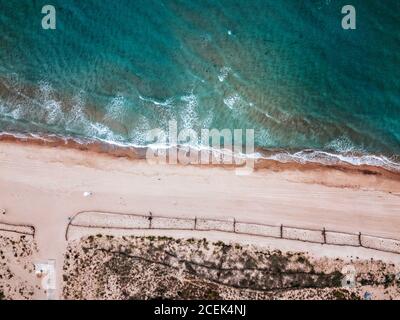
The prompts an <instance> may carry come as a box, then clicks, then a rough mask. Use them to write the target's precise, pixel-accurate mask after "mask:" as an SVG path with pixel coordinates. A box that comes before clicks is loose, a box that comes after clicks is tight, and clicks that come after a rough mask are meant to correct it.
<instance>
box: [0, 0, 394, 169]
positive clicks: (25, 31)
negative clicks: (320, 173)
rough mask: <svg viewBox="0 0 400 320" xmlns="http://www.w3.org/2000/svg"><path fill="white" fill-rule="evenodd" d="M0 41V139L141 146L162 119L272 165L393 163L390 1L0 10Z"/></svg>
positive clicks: (230, 0) (130, 3) (185, 0)
mask: <svg viewBox="0 0 400 320" xmlns="http://www.w3.org/2000/svg"><path fill="white" fill-rule="evenodd" d="M350 2H351V4H352V5H353V6H354V7H355V8H356V10H357V29H356V30H343V29H342V27H341V20H342V17H343V14H342V13H341V9H342V7H343V6H344V5H346V4H349V3H350ZM46 4H52V5H54V6H55V7H56V10H57V29H56V30H44V29H42V27H41V19H42V17H43V16H44V15H43V14H42V13H41V9H42V7H43V6H44V5H46ZM0 36H1V40H0V132H2V133H12V134H35V135H57V136H61V137H72V138H75V139H79V140H80V141H85V140H99V141H103V142H106V143H111V144H118V145H127V146H144V145H146V144H147V143H149V142H148V141H146V132H147V131H148V130H150V129H154V128H162V129H167V128H168V122H169V121H171V120H174V121H176V122H177V123H178V128H179V129H182V128H192V129H194V130H196V132H200V130H201V129H202V128H210V129H212V128H216V129H225V128H227V129H254V130H255V144H256V147H258V148H264V149H266V150H276V151H277V152H276V154H275V155H273V156H272V157H275V158H276V159H281V160H282V161H284V160H285V157H286V156H288V155H290V157H293V158H297V159H303V158H304V159H309V160H313V159H317V160H318V161H321V160H323V159H325V158H331V157H334V158H336V159H338V158H339V159H345V160H346V161H350V162H354V163H370V164H378V165H384V166H391V165H393V166H394V167H396V163H398V162H399V156H400V1H399V0H385V1H378V0H351V1H348V0H346V1H342V0H303V1H301V0H219V1H217V0H118V1H106V0H51V1H50V0H44V1H42V0H36V1H35V0H0ZM278 151H279V152H278ZM399 168H400V167H399Z"/></svg>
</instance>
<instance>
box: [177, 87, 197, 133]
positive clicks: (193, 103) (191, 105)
mask: <svg viewBox="0 0 400 320" xmlns="http://www.w3.org/2000/svg"><path fill="white" fill-rule="evenodd" d="M181 100H182V101H184V102H185V107H184V111H183V112H181V113H180V116H181V120H182V126H183V128H186V129H193V128H194V127H195V125H196V124H197V123H198V119H199V116H198V114H197V110H196V109H197V106H198V101H197V97H196V95H195V94H193V93H191V94H189V95H186V96H182V97H181Z"/></svg>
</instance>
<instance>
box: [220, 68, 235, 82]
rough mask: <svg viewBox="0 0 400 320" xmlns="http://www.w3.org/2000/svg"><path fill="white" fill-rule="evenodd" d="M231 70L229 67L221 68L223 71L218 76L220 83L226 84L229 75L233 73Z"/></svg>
mask: <svg viewBox="0 0 400 320" xmlns="http://www.w3.org/2000/svg"><path fill="white" fill-rule="evenodd" d="M231 70H232V69H231V68H229V67H223V68H221V70H220V71H219V75H218V80H219V81H220V82H224V81H225V79H226V77H227V76H228V75H229V73H230V72H231Z"/></svg>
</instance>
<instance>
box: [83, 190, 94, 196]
mask: <svg viewBox="0 0 400 320" xmlns="http://www.w3.org/2000/svg"><path fill="white" fill-rule="evenodd" d="M91 195H93V193H92V192H90V191H85V192H84V193H83V196H84V197H90V196H91Z"/></svg>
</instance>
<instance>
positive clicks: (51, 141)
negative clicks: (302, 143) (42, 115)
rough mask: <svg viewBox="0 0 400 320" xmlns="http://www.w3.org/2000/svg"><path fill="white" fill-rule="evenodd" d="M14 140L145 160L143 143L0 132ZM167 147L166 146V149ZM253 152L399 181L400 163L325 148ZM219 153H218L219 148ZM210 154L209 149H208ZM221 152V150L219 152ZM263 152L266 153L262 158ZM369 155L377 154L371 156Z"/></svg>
mask: <svg viewBox="0 0 400 320" xmlns="http://www.w3.org/2000/svg"><path fill="white" fill-rule="evenodd" d="M2 142H6V143H16V144H22V145H37V146H43V147H52V148H62V149H73V150H79V151H87V152H93V153H98V154H101V155H106V156H111V157H116V158H127V159H130V160H145V159H146V151H147V149H148V147H146V146H123V145H117V144H112V143H107V142H104V141H100V140H95V139H93V140H80V139H76V138H73V137H61V136H58V135H47V136H45V135H43V136H39V135H32V134H28V135H24V134H12V133H4V132H3V133H0V143H2ZM168 148H169V147H167V149H168ZM255 151H256V154H257V155H258V157H255V158H254V157H253V159H254V163H255V167H254V169H255V170H262V169H269V170H273V171H276V172H281V171H285V170H298V171H314V170H320V169H322V170H323V169H325V168H326V169H332V170H338V171H341V172H345V173H351V174H353V173H355V174H364V175H372V176H382V177H384V178H388V179H393V180H395V181H400V163H396V162H393V166H392V167H387V166H381V165H372V164H364V163H363V164H354V163H350V162H348V161H343V160H340V157H341V156H342V155H340V154H330V153H327V152H325V151H317V150H301V151H299V152H297V153H292V154H291V153H289V152H287V151H284V150H271V149H262V148H256V150H255ZM218 152H221V150H219V151H218ZM302 152H310V153H312V154H325V155H328V157H329V156H332V157H333V158H332V159H331V160H332V163H329V162H328V163H323V162H322V161H318V160H317V161H315V160H313V161H311V160H308V159H302V158H300V157H297V159H296V157H295V156H294V155H295V154H298V153H302ZM209 153H210V154H211V152H210V151H209ZM222 153H223V151H222ZM263 153H264V154H269V156H267V157H265V156H263ZM370 157H376V158H379V157H378V156H374V155H370ZM361 158H362V157H361V156H359V157H356V158H355V159H361ZM177 165H178V166H187V164H181V163H178V164H177ZM188 165H189V166H196V167H225V168H232V167H233V168H239V167H241V166H243V165H236V164H224V163H219V164H212V163H210V164H188Z"/></svg>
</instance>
